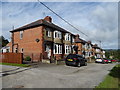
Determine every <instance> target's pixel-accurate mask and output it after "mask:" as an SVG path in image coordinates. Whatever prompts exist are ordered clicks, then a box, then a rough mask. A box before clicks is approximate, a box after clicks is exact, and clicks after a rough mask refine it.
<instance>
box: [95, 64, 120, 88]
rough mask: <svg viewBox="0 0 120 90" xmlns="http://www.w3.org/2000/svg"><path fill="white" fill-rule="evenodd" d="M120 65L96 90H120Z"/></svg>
mask: <svg viewBox="0 0 120 90" xmlns="http://www.w3.org/2000/svg"><path fill="white" fill-rule="evenodd" d="M119 72H120V64H118V65H116V66H115V67H113V69H112V70H111V71H110V73H109V74H108V75H107V76H106V77H105V79H104V81H103V82H101V83H100V84H99V85H98V86H96V87H95V88H96V89H99V88H111V89H112V88H114V89H115V88H116V89H117V88H118V89H119V90H120V73H119Z"/></svg>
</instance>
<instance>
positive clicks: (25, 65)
mask: <svg viewBox="0 0 120 90" xmlns="http://www.w3.org/2000/svg"><path fill="white" fill-rule="evenodd" d="M0 65H10V66H20V67H29V66H30V65H27V64H16V63H0Z"/></svg>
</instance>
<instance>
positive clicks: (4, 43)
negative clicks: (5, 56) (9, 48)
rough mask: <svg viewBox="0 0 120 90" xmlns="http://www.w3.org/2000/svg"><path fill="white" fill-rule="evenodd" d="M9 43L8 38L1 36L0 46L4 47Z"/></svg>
mask: <svg viewBox="0 0 120 90" xmlns="http://www.w3.org/2000/svg"><path fill="white" fill-rule="evenodd" d="M8 43H9V41H8V40H7V39H5V38H4V37H3V36H0V46H1V47H4V46H6V45H7V44H8Z"/></svg>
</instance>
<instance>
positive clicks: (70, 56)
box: [67, 54, 78, 58]
mask: <svg viewBox="0 0 120 90" xmlns="http://www.w3.org/2000/svg"><path fill="white" fill-rule="evenodd" d="M77 57H78V56H77V55H76V54H70V55H68V56H67V58H77Z"/></svg>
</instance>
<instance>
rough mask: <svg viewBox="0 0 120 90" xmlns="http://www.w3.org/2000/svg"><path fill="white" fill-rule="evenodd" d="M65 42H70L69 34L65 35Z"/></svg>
mask: <svg viewBox="0 0 120 90" xmlns="http://www.w3.org/2000/svg"><path fill="white" fill-rule="evenodd" d="M65 40H66V41H71V35H70V34H69V33H66V34H65Z"/></svg>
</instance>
